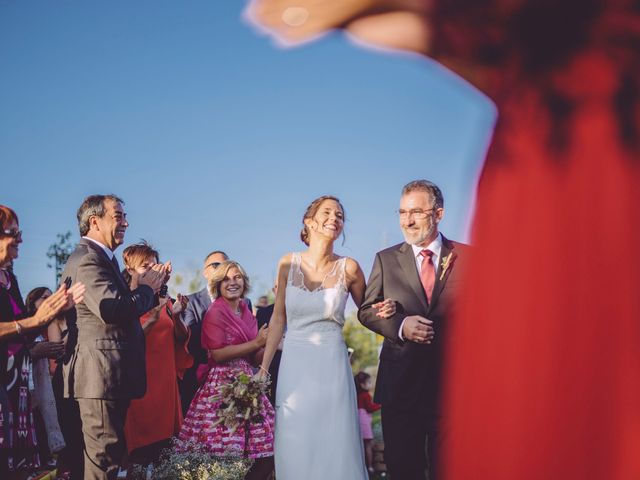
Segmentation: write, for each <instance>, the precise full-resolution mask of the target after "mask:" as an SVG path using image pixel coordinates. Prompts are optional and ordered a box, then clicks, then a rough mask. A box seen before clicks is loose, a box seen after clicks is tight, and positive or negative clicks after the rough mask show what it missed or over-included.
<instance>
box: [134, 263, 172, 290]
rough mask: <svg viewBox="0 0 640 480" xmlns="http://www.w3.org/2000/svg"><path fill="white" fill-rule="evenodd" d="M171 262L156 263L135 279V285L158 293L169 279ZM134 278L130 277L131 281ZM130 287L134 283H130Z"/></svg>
mask: <svg viewBox="0 0 640 480" xmlns="http://www.w3.org/2000/svg"><path fill="white" fill-rule="evenodd" d="M171 270H172V267H171V262H167V263H156V264H155V265H153V266H152V267H151V268H150V269H149V270H147V271H146V272H144V273H141V274H140V275H137V276H136V277H135V281H136V283H137V285H147V286H149V287H151V288H152V289H153V291H154V292H155V293H158V291H159V290H160V287H162V285H164V284H165V283H167V282H168V281H169V278H170V277H171ZM133 278H134V277H132V279H133ZM131 285H132V287H133V286H134V282H133V281H132V282H131Z"/></svg>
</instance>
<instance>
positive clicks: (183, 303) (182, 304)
mask: <svg viewBox="0 0 640 480" xmlns="http://www.w3.org/2000/svg"><path fill="white" fill-rule="evenodd" d="M188 303H189V299H188V298H187V297H186V296H184V295H181V294H178V298H176V301H175V302H173V306H172V307H171V313H172V314H173V315H174V316H177V315H180V314H181V313H182V312H184V309H185V308H187V304H188Z"/></svg>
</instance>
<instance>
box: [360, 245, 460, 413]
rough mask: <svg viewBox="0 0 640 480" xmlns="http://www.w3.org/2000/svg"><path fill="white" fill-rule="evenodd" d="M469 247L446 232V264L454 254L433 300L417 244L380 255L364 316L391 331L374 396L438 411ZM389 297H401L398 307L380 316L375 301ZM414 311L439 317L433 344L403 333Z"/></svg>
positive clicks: (439, 275) (365, 320)
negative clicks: (390, 314) (418, 265)
mask: <svg viewBox="0 0 640 480" xmlns="http://www.w3.org/2000/svg"><path fill="white" fill-rule="evenodd" d="M468 249H469V247H468V246H466V245H463V244H460V243H457V242H452V241H450V240H448V239H446V238H445V237H444V236H443V237H442V251H441V254H440V262H441V264H442V260H443V259H444V258H446V257H447V256H448V255H449V254H451V255H452V256H451V260H450V263H449V266H448V268H447V269H446V271H445V273H444V275H443V274H442V270H443V269H442V267H441V266H438V270H437V272H436V283H435V285H434V288H433V294H432V299H431V303H430V304H428V302H427V297H426V295H425V293H424V289H423V288H422V284H421V283H420V276H419V273H418V269H417V268H416V261H415V257H414V255H413V249H412V248H411V245H409V244H407V243H401V244H398V245H395V246H393V247H390V248H387V249H386V250H383V251H381V252H378V254H377V255H376V258H375V261H374V264H373V268H372V270H371V275H370V276H369V282H368V285H367V289H366V292H365V298H364V301H363V303H362V305H361V306H360V309H359V311H358V319H359V320H360V322H361V323H362V324H363V325H364V326H365V327H367V328H369V329H370V330H373V331H374V332H377V333H379V334H381V335H383V336H384V337H385V340H384V344H383V346H382V351H381V353H380V366H379V369H378V378H377V381H376V391H375V397H374V398H375V401H376V402H378V403H381V404H382V405H383V406H393V407H394V408H396V407H397V408H400V409H421V410H425V409H426V410H427V411H428V412H430V413H437V412H438V410H439V408H438V407H439V405H438V403H439V394H440V379H441V376H440V373H441V370H442V355H443V345H444V342H443V340H444V341H446V338H447V322H448V320H449V318H450V317H451V315H452V313H453V308H454V305H455V297H456V289H457V284H458V281H459V278H460V272H461V271H462V270H463V268H464V262H465V259H466V257H467V255H468ZM385 298H391V299H393V300H395V301H396V310H397V311H396V314H395V315H394V316H393V317H392V318H390V319H382V318H380V317H378V316H376V310H375V309H374V308H372V306H371V305H373V304H374V303H376V302H379V301H382V300H384V299H385ZM409 315H422V316H423V317H425V318H428V319H429V320H432V321H433V322H434V325H433V327H434V330H435V339H434V341H433V342H432V343H431V344H430V345H420V344H417V343H414V342H410V341H402V340H401V339H400V338H399V336H398V330H399V329H400V325H401V324H402V321H403V320H404V318H405V317H407V316H409Z"/></svg>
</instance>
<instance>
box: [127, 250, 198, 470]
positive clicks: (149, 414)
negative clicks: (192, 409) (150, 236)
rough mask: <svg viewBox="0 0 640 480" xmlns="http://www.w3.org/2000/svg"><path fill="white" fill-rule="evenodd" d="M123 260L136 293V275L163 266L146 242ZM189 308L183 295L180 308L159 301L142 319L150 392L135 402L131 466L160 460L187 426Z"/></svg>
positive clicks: (130, 414) (129, 421)
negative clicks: (182, 381)
mask: <svg viewBox="0 0 640 480" xmlns="http://www.w3.org/2000/svg"><path fill="white" fill-rule="evenodd" d="M122 258H123V260H124V264H125V267H126V275H125V276H127V277H129V278H130V284H131V285H132V287H131V288H135V285H134V283H135V282H136V276H137V275H139V274H141V273H144V272H145V271H146V270H147V269H149V268H151V267H152V266H153V265H154V264H156V263H159V259H158V252H157V251H156V250H154V249H153V248H152V247H151V246H150V245H148V244H147V243H144V242H143V243H139V244H135V245H131V246H129V247H127V248H125V249H124V251H123V252H122ZM186 302H187V299H186V297H183V296H182V295H178V299H177V301H175V302H173V301H172V300H170V299H167V298H160V304H159V305H158V307H156V308H154V309H152V310H150V311H149V312H147V313H145V314H144V315H143V316H142V317H140V323H141V324H142V329H143V331H144V334H145V338H146V352H145V353H146V357H145V359H146V371H147V391H146V393H145V395H144V397H142V398H139V399H136V400H132V401H131V404H130V405H129V410H128V411H127V419H126V422H125V425H124V433H125V438H126V440H127V450H128V452H129V455H130V461H131V462H132V463H140V464H143V465H144V464H147V463H149V462H151V461H155V460H157V459H158V456H159V453H160V450H161V449H162V448H165V447H167V446H168V445H169V441H170V439H171V437H173V436H174V435H175V434H177V433H178V432H179V431H180V427H181V426H182V406H181V404H180V393H179V391H178V383H177V380H178V378H182V375H183V374H184V371H185V370H186V369H187V368H189V367H190V366H191V365H192V364H193V358H192V357H191V355H189V353H188V352H187V342H188V340H189V330H188V329H187V327H185V326H184V324H183V323H182V320H181V319H180V315H181V313H182V311H183V310H184V307H185V306H186Z"/></svg>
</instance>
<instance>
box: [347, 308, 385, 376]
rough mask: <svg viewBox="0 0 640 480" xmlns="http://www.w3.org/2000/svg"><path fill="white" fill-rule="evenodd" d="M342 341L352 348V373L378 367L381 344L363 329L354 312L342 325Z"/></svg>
mask: <svg viewBox="0 0 640 480" xmlns="http://www.w3.org/2000/svg"><path fill="white" fill-rule="evenodd" d="M343 332H344V341H345V343H346V344H347V346H348V347H350V348H353V354H352V355H351V368H352V370H353V371H354V372H356V373H357V372H359V371H360V370H371V368H372V367H374V368H375V367H376V366H377V365H378V346H379V345H380V342H382V339H381V338H378V335H376V334H375V333H374V332H372V331H371V330H369V329H367V328H365V327H363V326H362V325H361V324H360V322H359V321H358V319H357V317H356V314H355V312H354V313H352V314H350V315H349V316H347V318H346V321H345V324H344V330H343Z"/></svg>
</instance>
